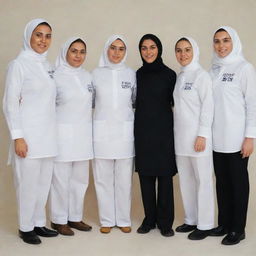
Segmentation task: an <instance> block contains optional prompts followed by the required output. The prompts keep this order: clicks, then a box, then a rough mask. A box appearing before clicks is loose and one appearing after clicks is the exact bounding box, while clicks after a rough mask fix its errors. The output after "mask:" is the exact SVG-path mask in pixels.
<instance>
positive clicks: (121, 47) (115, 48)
mask: <svg viewBox="0 0 256 256" xmlns="http://www.w3.org/2000/svg"><path fill="white" fill-rule="evenodd" d="M125 53H126V47H125V44H124V43H123V41H122V40H120V39H117V40H115V41H114V42H113V43H112V44H111V45H110V46H109V47H108V52H107V54H108V59H109V61H110V62H112V63H114V64H118V63H120V62H121V61H122V60H123V58H124V56H125Z"/></svg>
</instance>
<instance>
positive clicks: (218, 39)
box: [214, 37, 231, 40]
mask: <svg viewBox="0 0 256 256" xmlns="http://www.w3.org/2000/svg"><path fill="white" fill-rule="evenodd" d="M223 39H231V37H224V38H214V40H223Z"/></svg>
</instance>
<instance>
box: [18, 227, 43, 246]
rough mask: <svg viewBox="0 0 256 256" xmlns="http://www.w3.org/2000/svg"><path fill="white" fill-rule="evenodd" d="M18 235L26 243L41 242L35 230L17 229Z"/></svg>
mask: <svg viewBox="0 0 256 256" xmlns="http://www.w3.org/2000/svg"><path fill="white" fill-rule="evenodd" d="M19 237H20V238H21V239H22V240H23V241H24V242H25V243H27V244H41V240H40V238H39V237H38V236H37V235H36V232H35V231H28V232H23V231H20V230H19Z"/></svg>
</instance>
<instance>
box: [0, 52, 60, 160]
mask: <svg viewBox="0 0 256 256" xmlns="http://www.w3.org/2000/svg"><path fill="white" fill-rule="evenodd" d="M52 73H53V71H52V69H51V67H50V65H49V63H48V62H47V61H41V59H40V58H38V59H37V58H33V57H32V58H31V56H30V54H28V53H27V52H26V51H23V52H22V53H21V54H20V55H19V56H18V57H17V58H16V59H15V60H14V61H12V62H11V63H10V65H9V68H8V73H7V78H6V89H5V95H4V100H3V107H4V113H5V117H6V120H7V124H8V127H9V130H10V134H11V138H12V139H13V140H15V139H17V138H24V139H25V141H26V143H27V145H28V152H27V158H42V157H52V156H55V155H56V154H57V144H56V114H55V98H56V87H55V83H54V80H53V77H52ZM12 153H14V152H12Z"/></svg>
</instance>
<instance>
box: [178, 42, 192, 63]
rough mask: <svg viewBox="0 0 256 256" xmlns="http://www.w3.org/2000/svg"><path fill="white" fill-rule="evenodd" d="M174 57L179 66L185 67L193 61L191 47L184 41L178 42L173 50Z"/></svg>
mask: <svg viewBox="0 0 256 256" xmlns="http://www.w3.org/2000/svg"><path fill="white" fill-rule="evenodd" d="M175 55H176V59H177V61H178V62H179V63H180V65H181V66H183V67H184V66H187V65H188V64H189V63H190V62H191V61H192V59H193V48H192V45H191V44H190V43H189V42H188V41H185V40H182V41H180V42H178V44H177V45H176V48H175Z"/></svg>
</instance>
